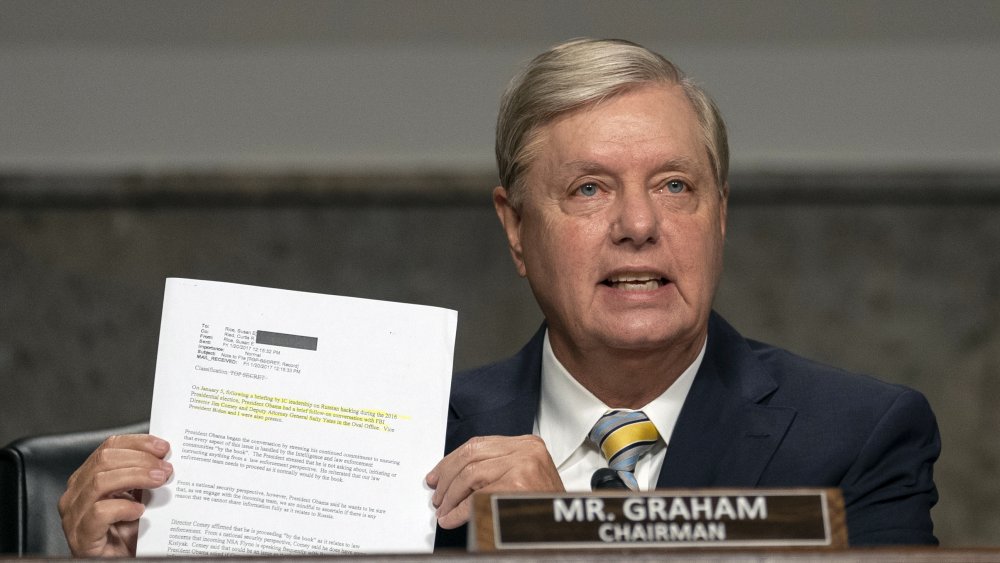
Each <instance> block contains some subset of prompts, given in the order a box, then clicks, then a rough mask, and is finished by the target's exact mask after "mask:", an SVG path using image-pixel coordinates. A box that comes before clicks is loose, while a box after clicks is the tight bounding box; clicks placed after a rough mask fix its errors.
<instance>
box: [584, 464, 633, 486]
mask: <svg viewBox="0 0 1000 563" xmlns="http://www.w3.org/2000/svg"><path fill="white" fill-rule="evenodd" d="M590 489H591V490H592V491H600V490H602V489H625V490H628V485H626V484H625V481H622V478H621V477H619V476H618V472H617V471H615V470H614V469H611V468H610V467H602V468H600V469H598V470H597V471H595V472H594V475H593V476H592V477H591V478H590Z"/></svg>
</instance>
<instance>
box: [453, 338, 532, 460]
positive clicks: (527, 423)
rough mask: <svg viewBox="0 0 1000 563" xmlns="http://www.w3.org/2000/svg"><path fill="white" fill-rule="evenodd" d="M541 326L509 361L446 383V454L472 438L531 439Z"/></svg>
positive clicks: (468, 373)
mask: <svg viewBox="0 0 1000 563" xmlns="http://www.w3.org/2000/svg"><path fill="white" fill-rule="evenodd" d="M544 337H545V325H542V327H541V328H540V329H539V330H538V332H537V333H535V336H534V337H533V338H532V339H531V340H530V341H529V342H528V343H527V344H526V345H525V346H524V348H522V349H521V351H519V352H518V353H517V354H516V355H515V356H513V357H511V358H509V359H507V360H504V361H503V362H500V363H496V364H492V365H490V366H486V367H483V368H480V369H477V370H474V371H472V372H467V373H465V374H463V375H462V376H461V377H460V378H456V379H455V380H453V381H452V396H451V407H450V408H451V413H450V416H449V420H448V436H447V441H446V444H445V449H446V451H447V452H450V451H451V450H453V449H455V448H457V447H458V446H460V445H462V444H464V443H465V442H466V441H467V440H468V439H469V438H472V437H474V436H494V435H499V436H520V435H524V434H531V433H532V431H533V430H534V426H535V415H536V414H537V412H538V401H539V396H540V393H541V381H542V375H541V365H542V344H543V342H544Z"/></svg>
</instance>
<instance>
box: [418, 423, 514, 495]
mask: <svg viewBox="0 0 1000 563" xmlns="http://www.w3.org/2000/svg"><path fill="white" fill-rule="evenodd" d="M514 440H515V438H511V437H509V436H477V437H475V438H471V439H469V440H468V441H467V442H465V443H464V444H462V445H461V446H459V447H458V448H456V449H455V450H454V451H452V452H451V453H450V454H448V455H446V456H445V457H444V459H442V460H441V461H439V462H438V464H437V465H436V466H435V467H434V469H432V470H431V472H430V473H429V474H428V475H427V481H428V485H430V486H431V487H432V488H433V489H434V495H432V497H431V502H432V503H433V504H434V506H440V504H441V502H442V499H443V498H444V494H445V491H447V490H448V489H449V488H450V486H451V482H452V480H454V479H455V478H456V477H457V476H458V475H459V474H460V473H461V472H462V471H463V470H465V468H466V467H467V466H468V465H469V464H473V463H478V462H480V461H483V460H486V459H491V458H496V457H500V456H504V455H508V454H510V453H511V451H512V449H513V448H512V443H514V442H513V441H514ZM432 483H433V485H432Z"/></svg>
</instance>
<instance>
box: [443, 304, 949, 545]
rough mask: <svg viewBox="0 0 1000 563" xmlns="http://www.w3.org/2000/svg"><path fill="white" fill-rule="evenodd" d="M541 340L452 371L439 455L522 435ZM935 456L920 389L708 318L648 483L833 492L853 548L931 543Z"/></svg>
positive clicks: (460, 540) (537, 379)
mask: <svg viewBox="0 0 1000 563" xmlns="http://www.w3.org/2000/svg"><path fill="white" fill-rule="evenodd" d="M543 334H544V327H543V329H542V330H539V331H538V333H537V334H536V335H535V336H534V337H533V338H532V339H531V341H530V342H528V344H527V345H526V346H525V347H524V348H523V349H522V350H521V351H520V352H518V353H517V354H516V355H515V356H513V357H511V358H508V359H507V360H504V361H501V362H498V363H495V364H491V365H487V366H484V367H481V368H478V369H474V370H471V371H468V372H464V373H459V374H456V375H455V377H454V379H453V382H452V391H451V407H450V412H449V419H448V437H447V441H446V446H445V448H446V450H447V452H451V451H452V450H454V449H455V448H457V447H458V446H460V445H462V444H463V443H465V441H466V440H468V439H469V438H472V437H474V436H488V435H508V436H517V435H522V434H531V432H532V430H533V427H534V419H535V414H536V413H537V412H538V402H539V393H540V383H541V357H542V342H543ZM622 384H623V385H627V380H625V379H623V381H622ZM940 449H941V442H940V436H939V434H938V429H937V423H936V422H935V419H934V414H933V413H932V412H931V408H930V406H929V405H928V403H927V400H926V399H925V398H924V397H923V395H921V394H920V393H918V392H917V391H914V390H912V389H909V388H906V387H902V386H899V385H891V384H888V383H883V382H881V381H878V380H876V379H873V378H870V377H867V376H864V375H858V374H852V373H848V372H845V371H841V370H838V369H835V368H831V367H828V366H824V365H820V364H817V363H815V362H811V361H809V360H806V359H803V358H801V357H798V356H795V355H794V354H791V353H789V352H787V351H785V350H781V349H778V348H774V347H772V346H768V345H765V344H761V343H758V342H753V341H750V340H746V339H744V338H743V337H742V336H740V334H739V333H738V332H736V330H735V329H734V328H733V327H731V326H730V325H729V324H728V323H727V322H726V321H725V320H723V319H722V317H720V316H719V315H717V314H715V313H713V314H712V317H711V319H710V321H709V328H708V343H707V348H706V351H705V358H704V360H703V362H702V365H701V368H700V369H699V370H698V374H697V376H696V377H695V380H694V383H693V385H692V387H691V391H690V393H689V394H688V397H687V400H686V401H685V403H684V406H683V408H682V409H681V413H680V417H679V419H678V420H677V425H676V427H675V429H674V433H673V436H671V438H670V445H669V447H668V448H667V453H666V457H665V459H664V461H663V469H662V470H661V471H660V476H659V480H658V481H657V487H658V488H666V487H800V486H801V487H839V488H840V489H841V490H842V491H843V494H844V503H845V506H846V509H847V527H848V533H849V539H850V543H851V545H878V544H936V543H937V539H936V538H935V537H934V534H933V525H932V523H931V517H930V509H931V507H932V506H934V504H935V503H936V502H937V489H936V488H935V486H934V480H933V475H932V469H933V464H934V461H935V460H936V459H937V457H938V454H939V452H940ZM437 546H438V547H447V546H462V547H464V546H465V528H464V527H463V528H459V529H457V530H450V531H449V530H440V529H439V530H438V535H437Z"/></svg>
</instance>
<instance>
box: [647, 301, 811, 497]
mask: <svg viewBox="0 0 1000 563" xmlns="http://www.w3.org/2000/svg"><path fill="white" fill-rule="evenodd" d="M776 389H777V383H775V381H774V379H773V378H772V377H771V376H770V374H768V373H767V371H766V369H765V368H764V367H763V366H762V365H761V364H760V362H759V361H758V360H757V358H756V357H755V356H754V354H753V352H752V351H751V350H750V347H749V345H748V344H747V342H746V341H745V340H744V339H743V337H741V336H740V335H739V334H738V333H737V332H736V331H735V329H733V328H732V327H731V326H729V324H728V323H726V322H725V321H724V320H722V318H721V317H719V316H718V315H716V314H715V313H713V314H712V318H711V319H710V321H709V334H708V345H707V349H706V351H705V358H704V360H703V361H702V365H701V368H700V369H699V370H698V374H697V376H696V377H695V380H694V383H693V385H692V386H691V391H690V392H689V393H688V397H687V399H686V400H685V402H684V407H683V408H682V409H681V414H680V417H679V418H678V420H677V425H676V426H675V428H674V433H673V435H672V436H671V438H670V444H669V445H668V447H667V453H666V457H665V459H664V461H663V469H662V470H661V471H660V477H659V480H658V481H657V487H659V488H670V487H718V486H729V487H753V486H755V485H756V484H757V483H758V481H759V480H760V476H761V473H762V472H763V471H764V469H765V467H766V466H767V463H768V461H770V459H771V457H772V456H773V455H774V452H775V450H776V449H777V448H778V446H779V444H780V443H781V440H782V439H783V438H784V436H785V433H786V432H787V430H788V427H789V425H790V424H791V422H792V419H793V418H795V410H794V409H791V408H784V407H770V406H768V405H767V404H766V403H765V399H766V398H767V397H768V396H769V395H770V394H771V393H773V392H774V391H775V390H776Z"/></svg>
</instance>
